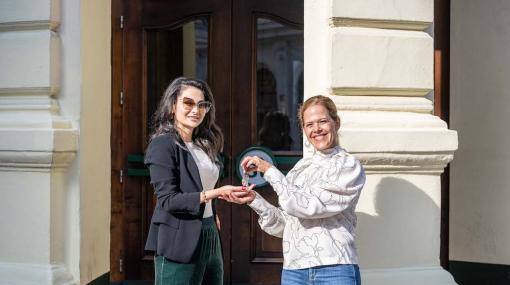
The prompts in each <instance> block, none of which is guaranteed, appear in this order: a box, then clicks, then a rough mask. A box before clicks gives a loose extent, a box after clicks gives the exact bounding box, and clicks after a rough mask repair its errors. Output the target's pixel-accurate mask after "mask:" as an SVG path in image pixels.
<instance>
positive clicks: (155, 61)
mask: <svg viewBox="0 0 510 285" xmlns="http://www.w3.org/2000/svg"><path fill="white" fill-rule="evenodd" d="M208 35H209V21H208V18H207V17H201V18H197V19H195V20H192V21H189V22H186V23H184V24H182V25H180V26H178V27H174V28H172V29H168V28H162V29H151V30H147V31H146V38H147V42H146V60H147V62H146V64H145V68H146V76H147V77H146V85H147V122H148V124H150V123H151V116H152V114H154V111H155V110H156V104H157V103H158V102H159V99H160V98H161V96H162V95H163V92H164V91H165V89H166V87H168V84H170V82H171V81H172V80H173V79H175V78H177V77H180V76H186V77H194V78H198V79H202V80H205V81H207V76H208V75H207V60H208V58H207V54H208V47H209V39H208Z"/></svg>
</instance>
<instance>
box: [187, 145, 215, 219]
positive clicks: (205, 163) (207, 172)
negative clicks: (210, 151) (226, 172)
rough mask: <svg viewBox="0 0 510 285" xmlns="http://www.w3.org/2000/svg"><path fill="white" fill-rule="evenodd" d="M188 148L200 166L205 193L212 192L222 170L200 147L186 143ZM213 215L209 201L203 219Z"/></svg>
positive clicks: (199, 170)
mask: <svg viewBox="0 0 510 285" xmlns="http://www.w3.org/2000/svg"><path fill="white" fill-rule="evenodd" d="M186 146H187V147H188V149H189V151H190V152H191V155H192V156H193V159H194V160H195V163H196V164H197V166H198V172H199V174H200V181H201V182H202V189H203V191H207V190H212V189H214V186H215V185H216V182H217V181H218V177H219V174H220V169H219V168H218V165H216V164H215V163H214V162H212V161H211V159H210V158H209V156H208V155H207V153H205V152H204V151H203V150H202V149H201V148H200V147H198V146H196V145H195V144H194V143H192V142H186ZM212 215H213V212H212V203H211V201H210V200H209V201H208V202H207V203H206V204H205V209H204V215H203V218H207V217H211V216H212Z"/></svg>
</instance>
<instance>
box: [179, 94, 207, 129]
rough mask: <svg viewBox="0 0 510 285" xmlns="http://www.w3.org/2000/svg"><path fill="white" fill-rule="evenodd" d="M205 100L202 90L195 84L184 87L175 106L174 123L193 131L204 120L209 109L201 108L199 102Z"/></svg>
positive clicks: (180, 127)
mask: <svg viewBox="0 0 510 285" xmlns="http://www.w3.org/2000/svg"><path fill="white" fill-rule="evenodd" d="M203 101H204V94H203V93H202V91H201V90H200V89H198V88H196V87H193V86H187V87H184V89H182V91H181V94H180V95H179V96H178V97H177V103H176V104H175V105H174V106H173V113H174V118H175V119H174V120H175V121H174V123H175V126H176V127H177V129H181V130H183V129H186V130H190V131H193V129H195V128H196V127H198V126H199V125H200V124H201V123H202V121H203V120H204V117H205V114H206V113H207V110H206V109H205V108H199V102H203Z"/></svg>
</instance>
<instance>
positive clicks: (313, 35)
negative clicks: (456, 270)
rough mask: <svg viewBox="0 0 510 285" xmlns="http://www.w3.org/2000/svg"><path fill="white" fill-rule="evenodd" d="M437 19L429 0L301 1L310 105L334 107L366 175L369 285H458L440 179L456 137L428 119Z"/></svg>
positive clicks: (362, 213) (363, 257)
mask: <svg viewBox="0 0 510 285" xmlns="http://www.w3.org/2000/svg"><path fill="white" fill-rule="evenodd" d="M432 21H433V1H432V0H397V1H389V0H358V1H350V0H305V88H304V89H305V99H306V98H308V97H311V96H313V95H317V94H323V95H327V96H330V97H331V98H332V99H333V100H334V102H335V103H336V104H337V108H338V111H339V114H340V116H341V119H342V126H341V129H340V130H341V131H340V144H341V145H342V146H343V147H344V148H346V149H347V150H348V151H349V152H351V153H353V154H354V155H355V156H357V157H358V158H359V159H360V160H361V161H362V163H363V165H364V167H365V169H366V171H367V184H366V186H365V188H364V189H363V192H362V195H361V199H360V202H359V204H358V208H357V211H358V221H359V224H358V230H357V245H358V249H359V254H360V267H361V269H362V279H363V283H364V284H424V285H425V284H455V282H454V280H453V278H452V277H451V275H450V274H449V273H448V272H446V271H445V270H443V269H442V268H441V267H440V263H439V249H440V205H441V203H440V193H441V185H440V174H441V173H442V172H443V170H444V168H445V167H446V165H447V164H448V162H450V161H451V160H452V158H453V152H454V151H455V150H456V149H457V134H456V132H455V131H451V130H448V128H447V125H446V123H445V122H443V121H442V120H440V119H439V118H438V117H435V116H433V115H431V113H432V109H433V105H432V102H431V101H430V100H429V98H431V97H432V96H430V94H431V92H432V91H433V79H434V78H433V60H434V59H433V38H432V36H431V34H430V30H431V25H432ZM305 145H307V144H306V143H305ZM309 151H310V148H309V146H308V148H307V149H306V150H305V152H306V153H308V152H309Z"/></svg>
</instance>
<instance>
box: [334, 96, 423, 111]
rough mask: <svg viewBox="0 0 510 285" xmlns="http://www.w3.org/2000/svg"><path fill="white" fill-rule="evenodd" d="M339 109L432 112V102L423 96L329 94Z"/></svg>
mask: <svg viewBox="0 0 510 285" xmlns="http://www.w3.org/2000/svg"><path fill="white" fill-rule="evenodd" d="M328 97H330V98H331V99H332V100H333V102H335V104H336V106H337V109H338V111H384V112H391V111H395V112H414V113H431V112H432V111H433V106H432V102H431V101H430V100H428V99H426V98H421V97H400V96H399V97H390V96H384V97H381V96H328Z"/></svg>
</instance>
